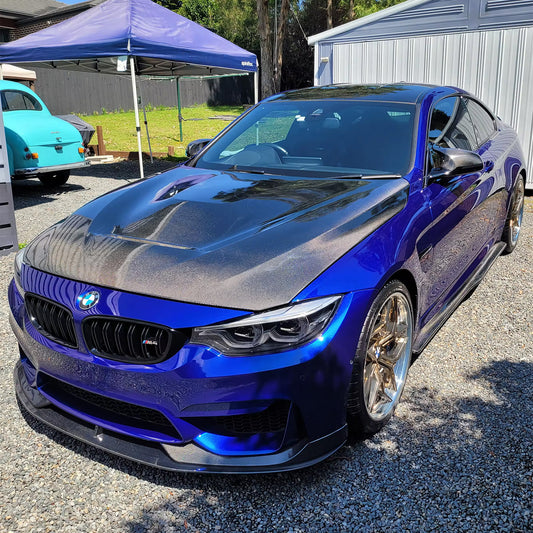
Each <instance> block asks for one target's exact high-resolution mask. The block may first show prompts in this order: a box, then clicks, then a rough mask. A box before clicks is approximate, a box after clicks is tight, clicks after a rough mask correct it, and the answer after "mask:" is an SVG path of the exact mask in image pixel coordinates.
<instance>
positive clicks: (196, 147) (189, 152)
mask: <svg viewBox="0 0 533 533" xmlns="http://www.w3.org/2000/svg"><path fill="white" fill-rule="evenodd" d="M212 140H213V139H196V141H192V142H190V143H189V144H188V145H187V148H186V150H185V155H186V156H187V157H194V156H195V155H196V154H198V153H200V152H201V151H202V150H203V148H204V146H207V145H208V144H209V143H210V142H211V141H212Z"/></svg>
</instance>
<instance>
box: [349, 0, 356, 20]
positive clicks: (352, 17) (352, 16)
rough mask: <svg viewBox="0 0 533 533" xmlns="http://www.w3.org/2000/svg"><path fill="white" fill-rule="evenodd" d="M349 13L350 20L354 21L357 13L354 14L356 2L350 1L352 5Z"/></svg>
mask: <svg viewBox="0 0 533 533" xmlns="http://www.w3.org/2000/svg"><path fill="white" fill-rule="evenodd" d="M348 9H349V12H348V19H350V20H354V18H355V13H354V9H355V5H354V0H350V4H349V8H348Z"/></svg>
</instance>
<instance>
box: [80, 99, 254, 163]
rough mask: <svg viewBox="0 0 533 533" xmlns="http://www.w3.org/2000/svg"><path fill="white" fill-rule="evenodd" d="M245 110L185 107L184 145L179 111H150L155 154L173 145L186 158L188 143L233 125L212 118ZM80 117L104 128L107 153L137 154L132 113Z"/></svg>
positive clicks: (94, 141) (145, 146)
mask: <svg viewBox="0 0 533 533" xmlns="http://www.w3.org/2000/svg"><path fill="white" fill-rule="evenodd" d="M243 110H244V108H243V107H240V106H218V107H208V106H207V105H201V106H196V107H184V108H182V110H181V115H182V117H183V118H184V119H185V120H184V121H183V122H182V125H183V142H180V127H179V121H178V109H177V108H176V107H172V108H157V109H151V110H147V111H146V120H147V122H148V129H149V131H150V141H151V143H152V151H153V152H164V153H165V154H166V153H167V151H168V147H169V146H173V147H174V150H175V156H176V157H185V148H186V146H187V144H189V143H190V142H191V141H194V140H195V139H201V138H211V137H214V136H215V135H216V134H217V133H218V132H219V131H220V130H222V129H223V128H225V127H226V126H227V125H228V124H229V123H230V121H229V120H221V119H212V118H210V117H214V116H220V115H224V116H227V115H232V116H238V115H240V114H241V113H242V112H243ZM140 113H141V114H140V120H141V136H142V147H143V151H145V152H148V140H147V138H146V128H145V126H144V117H143V114H142V109H141V110H140ZM80 117H81V118H82V119H83V120H85V121H86V122H88V123H89V124H91V125H92V126H93V127H94V128H95V129H96V126H102V128H103V134H104V141H105V145H106V149H107V150H116V151H130V152H134V151H137V135H136V133H135V115H134V113H133V111H126V112H122V113H105V114H97V115H80ZM198 119H202V120H198ZM97 142H98V141H97V139H96V133H95V134H94V136H93V138H92V140H91V144H97Z"/></svg>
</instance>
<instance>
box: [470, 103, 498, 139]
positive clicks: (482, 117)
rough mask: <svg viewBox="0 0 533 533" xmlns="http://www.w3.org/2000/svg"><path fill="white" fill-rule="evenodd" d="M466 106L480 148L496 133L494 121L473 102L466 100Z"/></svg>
mask: <svg viewBox="0 0 533 533" xmlns="http://www.w3.org/2000/svg"><path fill="white" fill-rule="evenodd" d="M466 105H467V107H468V111H469V113H470V117H471V118H472V122H473V123H474V128H475V130H476V134H477V140H478V146H481V145H482V144H483V143H484V142H485V141H486V140H487V139H489V137H492V134H493V133H494V132H495V131H496V128H495V126H494V120H493V118H492V117H491V115H490V114H489V113H488V111H487V110H486V109H484V108H483V107H482V106H481V105H479V104H478V103H477V102H475V101H474V100H470V98H468V99H467V100H466Z"/></svg>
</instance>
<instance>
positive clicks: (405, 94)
mask: <svg viewBox="0 0 533 533" xmlns="http://www.w3.org/2000/svg"><path fill="white" fill-rule="evenodd" d="M457 92H461V93H462V92H464V91H461V90H460V89H457V88H455V87H443V86H439V85H423V84H412V83H391V84H383V85H348V84H346V85H345V84H338V85H324V86H322V87H308V88H306V89H296V90H294V91H287V92H284V93H281V94H277V95H274V96H272V97H270V98H267V99H266V100H264V101H272V100H324V99H344V100H381V101H384V102H405V103H413V104H414V103H418V102H420V101H421V100H423V99H424V98H425V97H427V96H429V95H431V94H433V95H434V94H440V95H445V94H455V93H457Z"/></svg>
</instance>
